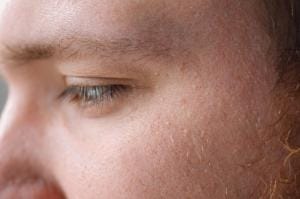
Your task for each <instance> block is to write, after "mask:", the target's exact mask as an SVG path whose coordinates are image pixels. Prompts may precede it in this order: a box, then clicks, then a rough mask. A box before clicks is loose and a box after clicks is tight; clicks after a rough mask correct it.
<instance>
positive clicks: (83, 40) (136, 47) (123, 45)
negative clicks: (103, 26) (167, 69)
mask: <svg viewBox="0 0 300 199" xmlns="http://www.w3.org/2000/svg"><path fill="white" fill-rule="evenodd" d="M170 52H171V47H170V46H167V45H164V44H163V43H162V42H159V41H156V40H155V39H151V40H138V39H135V40H133V39H130V38H118V39H103V40H101V39H95V38H91V37H78V36H77V37H66V38H62V39H57V40H53V42H45V41H40V42H31V43H24V42H23V43H22V42H19V43H17V44H7V45H3V47H2V49H1V50H0V57H1V60H2V61H3V62H9V63H22V64H24V63H28V62H32V61H35V60H42V59H50V58H57V59H63V60H65V59H67V60H74V59H81V58H85V57H91V56H97V57H101V58H108V59H112V58H119V57H120V56H128V55H139V56H140V57H141V58H145V57H161V56H164V57H166V56H168V55H170Z"/></svg>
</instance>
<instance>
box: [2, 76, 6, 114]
mask: <svg viewBox="0 0 300 199" xmlns="http://www.w3.org/2000/svg"><path fill="white" fill-rule="evenodd" d="M6 96H7V89H6V86H5V83H4V81H3V80H2V79H1V77H0V112H1V111H2V109H3V106H4V103H5V100H6Z"/></svg>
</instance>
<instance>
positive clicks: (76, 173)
mask: <svg viewBox="0 0 300 199" xmlns="http://www.w3.org/2000/svg"><path fill="white" fill-rule="evenodd" d="M208 60H210V58H208ZM203 62H205V60H204V59H203ZM216 65H218V64H216ZM215 69H216V71H215V73H213V74H214V75H213V76H210V75H209V74H210V73H206V72H205V71H204V70H202V71H201V72H202V74H199V69H197V68H193V67H190V68H189V69H188V70H185V71H182V70H181V69H178V70H177V69H174V70H173V71H169V74H168V75H166V74H165V75H163V77H164V78H166V79H167V80H166V82H165V84H166V85H165V87H163V88H160V90H158V91H157V93H156V95H155V97H153V98H151V100H149V101H147V103H146V104H145V103H143V106H141V107H143V108H142V109H138V110H137V112H134V113H132V114H133V115H131V116H130V118H131V119H130V120H129V119H126V121H122V120H121V121H118V123H119V122H120V123H121V124H116V125H115V126H113V127H112V126H109V125H108V124H107V125H101V129H100V127H99V126H97V125H95V123H93V122H90V123H89V124H88V125H87V124H84V122H85V120H84V121H82V127H81V128H78V132H79V134H80V132H88V133H84V135H85V137H86V138H85V139H78V141H76V140H72V139H70V137H64V134H66V133H61V135H63V136H60V138H59V140H58V142H61V143H60V144H59V145H58V147H57V151H59V152H60V154H54V155H53V157H56V158H62V159H64V162H60V163H59V159H57V160H55V159H54V161H53V162H56V165H55V167H56V168H55V170H57V171H58V173H57V176H60V182H62V186H63V187H64V190H68V192H67V193H68V194H69V195H68V197H70V198H82V197H87V196H89V198H97V197H103V198H109V197H111V198H225V197H228V198H248V197H250V195H251V196H255V197H259V196H261V195H263V194H265V193H269V189H270V187H269V185H270V183H272V182H273V179H274V178H276V177H277V172H278V171H279V166H280V164H279V162H281V161H282V159H283V157H285V156H284V151H283V150H282V148H281V147H280V142H279V139H277V138H278V136H277V135H276V136H274V137H272V138H269V137H268V135H269V134H270V133H271V132H272V131H273V128H272V129H269V128H267V127H268V124H269V123H270V122H271V121H275V120H276V119H277V116H278V115H273V114H270V113H271V112H272V111H271V110H272V108H271V106H272V99H271V96H270V95H269V90H270V88H271V85H272V83H271V82H272V81H269V80H268V81H267V80H266V79H267V78H265V80H262V81H261V83H262V84H259V85H255V84H253V83H251V78H250V79H248V80H247V79H236V78H234V77H235V76H236V75H237V74H239V75H241V76H242V75H245V74H244V73H245V71H246V72H248V71H247V70H239V72H238V73H237V71H235V70H227V72H226V73H224V72H222V71H221V72H220V71H219V70H217V68H215ZM244 69H245V68H244ZM195 70H197V71H198V72H197V75H193V74H195V73H196V71H195ZM253 70H255V69H253ZM218 71H219V72H218ZM241 71H244V72H241ZM210 72H211V71H210ZM260 72H261V71H257V73H260ZM221 73H222V75H221ZM216 77H217V78H216ZM270 79H272V78H270ZM179 80H180V81H179ZM224 81H226V85H224ZM207 82H209V84H208V83H207ZM234 84H235V85H236V84H238V85H239V86H236V87H232V85H234ZM262 85H264V86H262ZM253 101H255V103H253ZM144 106H145V107H144ZM261 107H264V108H261ZM268 115H269V116H268ZM258 117H261V118H265V119H264V120H263V121H260V122H258V121H257V118H258ZM77 126H78V124H77ZM59 131H62V130H61V129H60V130H53V132H59ZM63 131H64V132H67V131H69V132H70V135H73V136H74V135H76V134H77V132H74V131H72V132H71V131H70V130H69V129H64V130H63ZM97 134H98V136H97V137H93V136H91V135H97ZM92 140H95V141H92ZM62 151H63V153H61V152H62ZM66 151H67V152H66ZM69 168H72V169H69ZM78 190H86V192H85V193H84V195H80V194H81V193H83V191H78ZM87 190H88V191H87ZM78 194H79V195H78ZM95 196H97V197H95Z"/></svg>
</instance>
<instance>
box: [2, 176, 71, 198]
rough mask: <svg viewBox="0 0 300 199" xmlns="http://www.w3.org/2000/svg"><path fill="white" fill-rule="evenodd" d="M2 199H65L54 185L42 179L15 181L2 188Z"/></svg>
mask: <svg viewBox="0 0 300 199" xmlns="http://www.w3.org/2000/svg"><path fill="white" fill-rule="evenodd" d="M0 198H1V199H65V196H64V194H63V192H62V191H61V190H60V189H59V188H58V186H56V185H55V184H54V183H48V182H45V181H44V180H42V179H34V178H31V179H22V180H14V181H10V182H9V183H6V184H5V185H4V186H1V189H0Z"/></svg>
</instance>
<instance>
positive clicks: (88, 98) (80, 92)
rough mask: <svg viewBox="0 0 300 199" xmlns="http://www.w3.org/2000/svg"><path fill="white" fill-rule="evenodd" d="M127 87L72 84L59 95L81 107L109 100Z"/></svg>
mask: <svg viewBox="0 0 300 199" xmlns="http://www.w3.org/2000/svg"><path fill="white" fill-rule="evenodd" d="M128 89H129V87H128V86H125V85H97V86H85V85H73V86H70V87H68V88H67V89H66V90H64V91H63V93H62V94H61V95H60V98H62V99H67V100H68V101H69V102H74V103H75V104H78V105H80V106H81V107H86V106H94V105H99V104H102V103H105V102H111V101H112V100H113V99H115V98H116V97H118V96H119V95H121V94H122V93H123V92H126V91H127V90H128Z"/></svg>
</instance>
